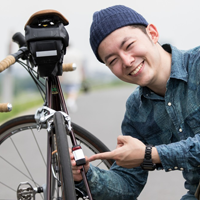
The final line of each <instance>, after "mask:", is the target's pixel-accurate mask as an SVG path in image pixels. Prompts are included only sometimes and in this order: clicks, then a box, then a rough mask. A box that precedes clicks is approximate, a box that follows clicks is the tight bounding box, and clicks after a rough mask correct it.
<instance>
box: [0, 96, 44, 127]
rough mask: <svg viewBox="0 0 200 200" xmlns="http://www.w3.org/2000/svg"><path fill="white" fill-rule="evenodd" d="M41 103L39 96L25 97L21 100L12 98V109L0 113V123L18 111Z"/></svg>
mask: <svg viewBox="0 0 200 200" xmlns="http://www.w3.org/2000/svg"><path fill="white" fill-rule="evenodd" d="M42 105H43V100H42V98H41V97H35V98H32V99H31V98H30V99H29V98H26V100H25V99H23V100H20V99H17V100H14V102H13V104H12V111H11V112H6V113H0V124H2V122H4V121H6V120H8V119H11V118H14V117H16V116H18V115H19V114H20V113H23V112H25V111H27V110H29V109H31V108H34V107H37V106H38V107H39V106H42ZM33 114H35V113H33Z"/></svg>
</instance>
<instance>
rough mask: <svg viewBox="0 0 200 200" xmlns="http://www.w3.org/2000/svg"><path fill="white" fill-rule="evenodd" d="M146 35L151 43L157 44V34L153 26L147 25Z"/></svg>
mask: <svg viewBox="0 0 200 200" xmlns="http://www.w3.org/2000/svg"><path fill="white" fill-rule="evenodd" d="M146 30H147V34H148V35H149V37H150V38H151V39H152V41H153V43H155V44H156V43H157V42H158V39H159V33H158V30H157V28H156V27H155V26H154V25H153V24H149V25H148V26H147V28H146Z"/></svg>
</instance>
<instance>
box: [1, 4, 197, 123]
mask: <svg viewBox="0 0 200 200" xmlns="http://www.w3.org/2000/svg"><path fill="white" fill-rule="evenodd" d="M114 4H124V5H126V6H129V7H132V8H133V9H135V10H136V11H138V12H139V13H141V14H142V15H143V16H144V17H145V18H146V19H147V21H148V22H149V23H153V24H154V25H156V27H157V29H158V31H159V33H160V43H161V44H163V43H166V42H168V43H171V44H173V45H175V46H177V47H178V48H180V49H189V48H192V47H194V46H198V45H199V44H200V38H199V25H198V19H199V18H200V16H199V15H198V11H199V5H200V3H199V1H198V0H191V1H190V2H188V1H181V0H173V1H172V0H168V1H160V0H151V1H148V0H140V1H134V0H123V1H120V0H115V1H114V3H113V1H107V0H101V1H92V0H85V1H82V0H79V1H69V0H58V1H54V0H43V1H39V0H34V1H31V2H27V1H25V0H18V1H14V0H7V1H5V2H4V3H3V4H2V5H1V7H0V19H1V32H0V44H1V45H0V46H1V48H0V60H2V59H3V58H5V56H7V55H8V54H10V53H13V52H15V51H17V49H18V46H17V44H15V43H13V42H12V41H11V38H12V35H13V34H14V33H15V32H21V33H23V34H24V25H25V24H26V22H27V20H28V19H29V17H30V16H31V15H32V14H34V13H35V12H37V11H39V10H43V9H55V10H57V11H59V12H61V13H62V14H63V15H64V16H65V17H66V18H67V19H68V20H69V25H68V26H66V29H67V31H68V33H69V36H70V45H71V46H72V47H73V49H74V50H73V52H74V53H75V54H76V55H79V58H78V59H79V61H78V62H81V63H82V64H81V65H82V68H83V70H82V71H84V74H83V75H82V76H84V77H82V81H84V83H85V84H84V86H88V87H89V89H91V90H92V89H93V88H95V87H98V88H100V87H102V86H105V84H106V85H107V84H112V85H117V84H116V83H119V84H121V81H119V80H117V79H116V78H115V77H114V75H112V74H111V72H110V71H109V69H108V68H107V67H105V66H104V65H103V64H101V63H99V62H98V61H97V60H96V58H95V56H94V55H93V52H92V50H91V48H90V44H89V29H90V25H91V22H92V16H93V13H94V12H95V11H97V10H100V9H103V8H106V7H108V6H112V5H114ZM69 52H70V51H69ZM69 52H68V51H67V54H66V57H67V55H68V53H69ZM77 52H78V53H77ZM69 54H70V53H69ZM68 58H69V56H68ZM80 59H81V61H80ZM78 67H81V66H80V65H79V66H78ZM79 79H80V77H79ZM62 80H66V79H62ZM79 81H80V80H79ZM113 83H114V84H113ZM63 84H67V83H63ZM81 86H82V88H81V89H87V88H83V84H81ZM35 92H36V88H35V86H34V84H33V82H32V80H30V78H29V76H28V75H27V73H26V71H25V70H23V68H22V67H20V66H19V65H17V64H15V65H14V67H12V68H10V69H8V70H6V71H5V72H3V73H2V74H1V76H0V102H11V103H14V105H15V111H16V112H18V111H17V109H18V105H20V104H23V109H24V110H26V105H25V102H24V100H26V102H27V99H31V102H30V103H31V104H33V106H34V105H35V104H38V102H40V100H39V99H38V98H37V97H38V96H37V95H35ZM65 92H66V93H67V91H65ZM24 93H26V97H27V95H30V98H24ZM13 98H15V101H13ZM73 98H75V99H76V98H77V95H75V97H73ZM18 99H19V100H18ZM29 106H30V104H29V105H28V107H29ZM21 109H22V107H20V109H19V110H21ZM75 110H76V108H75V109H74V111H75ZM13 114H14V112H13ZM8 115H9V114H8ZM4 119H5V115H4ZM1 120H2V119H0V121H1Z"/></svg>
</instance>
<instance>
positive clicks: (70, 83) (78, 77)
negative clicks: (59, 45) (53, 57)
mask: <svg viewBox="0 0 200 200" xmlns="http://www.w3.org/2000/svg"><path fill="white" fill-rule="evenodd" d="M63 63H75V64H76V70H75V71H72V72H71V71H70V72H64V73H63V75H62V77H61V78H60V79H61V84H62V87H63V91H64V94H65V96H66V98H67V100H66V104H67V107H68V108H69V111H71V112H76V111H77V109H78V105H77V102H76V101H77V98H78V95H79V92H80V90H81V86H82V82H83V80H84V79H85V73H84V66H83V65H84V58H83V55H82V53H81V52H80V51H78V50H77V49H76V48H74V47H73V46H72V45H69V46H68V47H67V51H66V55H65V57H64V60H63Z"/></svg>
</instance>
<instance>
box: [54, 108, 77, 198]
mask: <svg viewBox="0 0 200 200" xmlns="http://www.w3.org/2000/svg"><path fill="white" fill-rule="evenodd" d="M53 122H54V127H55V135H56V144H57V151H58V157H59V159H58V160H59V166H60V167H59V169H60V174H61V185H62V193H63V195H62V196H64V197H65V198H63V199H65V200H76V194H75V186H74V179H73V175H72V167H71V160H70V156H69V145H68V141H67V132H66V128H65V122H64V118H63V115H62V114H61V113H60V112H56V113H55V114H54V116H53Z"/></svg>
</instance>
